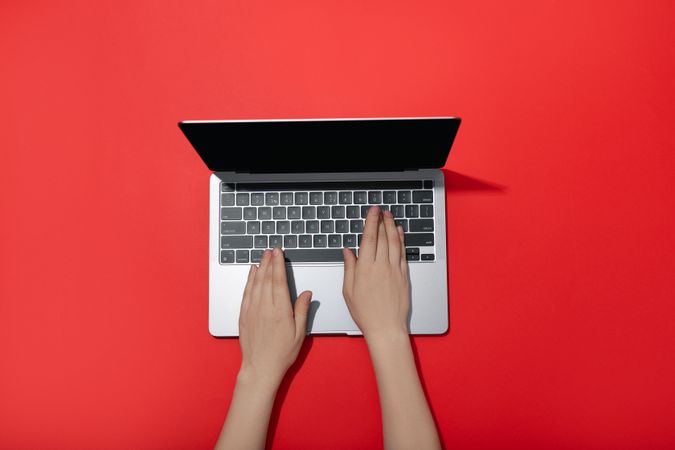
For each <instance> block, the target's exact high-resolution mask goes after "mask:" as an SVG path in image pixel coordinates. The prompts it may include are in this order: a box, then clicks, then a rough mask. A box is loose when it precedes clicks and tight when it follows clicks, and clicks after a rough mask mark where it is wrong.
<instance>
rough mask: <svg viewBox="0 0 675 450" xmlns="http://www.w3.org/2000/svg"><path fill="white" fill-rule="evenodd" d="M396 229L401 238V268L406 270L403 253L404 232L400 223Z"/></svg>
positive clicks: (406, 265) (406, 262) (405, 260)
mask: <svg viewBox="0 0 675 450" xmlns="http://www.w3.org/2000/svg"><path fill="white" fill-rule="evenodd" d="M396 230H397V231H398V237H399V239H400V240H401V270H403V271H406V270H408V260H407V259H406V255H405V233H404V232H403V227H402V226H401V225H399V226H397V227H396Z"/></svg>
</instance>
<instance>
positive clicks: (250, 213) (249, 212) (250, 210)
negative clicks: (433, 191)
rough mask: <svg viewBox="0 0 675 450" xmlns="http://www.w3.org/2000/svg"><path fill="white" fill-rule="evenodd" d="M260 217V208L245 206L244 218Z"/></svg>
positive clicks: (253, 218)
mask: <svg viewBox="0 0 675 450" xmlns="http://www.w3.org/2000/svg"><path fill="white" fill-rule="evenodd" d="M257 218H258V209H257V208H255V207H253V206H247V207H246V208H244V219H245V220H255V219H257Z"/></svg>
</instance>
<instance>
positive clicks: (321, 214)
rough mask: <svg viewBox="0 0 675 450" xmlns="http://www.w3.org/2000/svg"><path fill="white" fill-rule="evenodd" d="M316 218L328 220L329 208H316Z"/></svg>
mask: <svg viewBox="0 0 675 450" xmlns="http://www.w3.org/2000/svg"><path fill="white" fill-rule="evenodd" d="M316 218H317V219H330V206H317V207H316Z"/></svg>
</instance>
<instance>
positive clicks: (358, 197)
mask: <svg viewBox="0 0 675 450" xmlns="http://www.w3.org/2000/svg"><path fill="white" fill-rule="evenodd" d="M366 203H368V194H367V193H366V192H364V191H358V192H354V204H356V205H365V204H366Z"/></svg>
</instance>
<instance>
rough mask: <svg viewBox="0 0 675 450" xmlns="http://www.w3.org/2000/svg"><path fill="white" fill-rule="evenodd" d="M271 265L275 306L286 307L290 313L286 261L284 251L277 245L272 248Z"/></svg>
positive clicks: (291, 311)
mask: <svg viewBox="0 0 675 450" xmlns="http://www.w3.org/2000/svg"><path fill="white" fill-rule="evenodd" d="M272 266H273V268H274V270H273V273H272V284H273V286H272V295H273V297H274V298H273V302H274V304H275V305H276V306H278V307H280V308H283V309H287V310H288V314H289V315H290V314H292V313H293V310H292V308H291V296H290V294H289V293H288V281H287V278H286V261H285V260H284V253H283V252H282V251H281V249H280V248H278V247H277V248H275V249H274V250H272Z"/></svg>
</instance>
